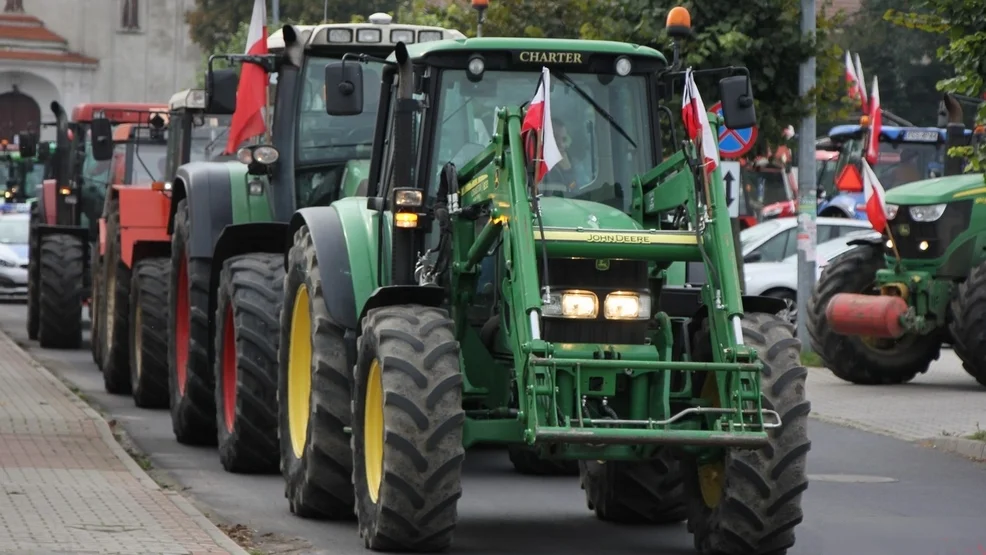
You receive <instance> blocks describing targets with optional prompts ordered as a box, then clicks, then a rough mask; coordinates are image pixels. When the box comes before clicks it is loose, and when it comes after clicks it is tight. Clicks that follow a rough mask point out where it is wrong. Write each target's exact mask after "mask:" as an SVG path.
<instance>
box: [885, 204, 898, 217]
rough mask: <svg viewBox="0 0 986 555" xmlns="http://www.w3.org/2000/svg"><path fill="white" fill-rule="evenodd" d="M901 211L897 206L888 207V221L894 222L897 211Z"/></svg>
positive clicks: (890, 205) (889, 205)
mask: <svg viewBox="0 0 986 555" xmlns="http://www.w3.org/2000/svg"><path fill="white" fill-rule="evenodd" d="M898 210H900V206H897V205H896V204H888V205H887V219H888V220H892V219H894V218H896V217H897V211H898Z"/></svg>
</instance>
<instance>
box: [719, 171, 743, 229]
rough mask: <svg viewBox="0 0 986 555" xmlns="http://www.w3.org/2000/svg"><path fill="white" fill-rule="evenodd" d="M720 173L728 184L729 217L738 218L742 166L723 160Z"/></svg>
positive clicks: (727, 202) (727, 204) (727, 203)
mask: <svg viewBox="0 0 986 555" xmlns="http://www.w3.org/2000/svg"><path fill="white" fill-rule="evenodd" d="M719 171H721V172H722V181H723V183H725V184H726V206H728V207H729V217H730V218H738V217H739V180H740V179H739V178H740V164H739V162H734V161H732V160H723V161H722V162H720V163H719Z"/></svg>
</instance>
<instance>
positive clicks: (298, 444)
mask: <svg viewBox="0 0 986 555" xmlns="http://www.w3.org/2000/svg"><path fill="white" fill-rule="evenodd" d="M290 338H291V347H290V349H289V350H288V432H289V433H290V435H291V448H292V449H293V450H294V456H295V457H298V458H299V459H300V458H301V457H302V455H303V454H304V453H305V441H306V440H307V438H308V415H309V412H310V404H309V403H310V402H311V394H312V373H311V368H312V317H311V314H309V313H308V288H307V287H305V285H304V284H302V285H301V286H300V287H298V291H297V292H296V293H295V294H294V308H292V309H291V334H290Z"/></svg>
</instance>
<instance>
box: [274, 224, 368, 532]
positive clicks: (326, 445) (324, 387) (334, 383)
mask: <svg viewBox="0 0 986 555" xmlns="http://www.w3.org/2000/svg"><path fill="white" fill-rule="evenodd" d="M330 264H331V262H330ZM323 295H324V288H323V287H322V274H321V270H320V268H319V261H318V255H317V253H316V252H315V246H314V244H313V243H312V238H311V233H310V232H309V230H308V226H302V227H301V229H299V230H298V231H297V232H295V234H294V243H293V245H292V247H291V250H290V251H289V252H288V273H287V276H286V278H285V280H284V300H283V304H282V310H281V325H280V329H281V339H280V343H279V346H278V353H277V356H278V368H279V372H278V379H277V400H278V403H277V407H278V409H277V410H278V414H277V419H278V439H279V441H280V451H281V474H282V475H283V476H284V496H285V497H286V498H287V499H288V504H289V506H290V508H291V512H292V513H294V514H295V515H298V516H300V517H303V518H322V519H329V520H352V519H354V518H355V516H356V515H355V513H354V512H353V506H354V505H355V503H356V500H355V497H354V493H353V451H352V447H351V446H350V437H349V433H348V431H347V430H346V428H347V427H348V426H349V425H350V422H351V421H352V395H351V393H350V388H351V387H352V385H351V383H350V378H351V376H352V366H351V365H350V363H349V362H348V361H349V360H350V358H349V355H350V354H351V356H352V358H355V353H349V351H352V347H349V346H348V344H347V341H346V332H345V330H344V329H343V328H342V326H340V325H339V324H337V323H336V321H335V320H334V319H333V318H332V315H331V314H329V311H328V308H327V307H326V306H325V298H324V296H323ZM302 311H306V312H302ZM296 315H297V317H298V319H297V321H296V320H295V316H296ZM306 317H307V318H306ZM306 324H307V325H308V328H307V329H305V325H306ZM306 347H310V350H308V351H307V352H306V350H305V348H306ZM301 375H304V376H306V377H307V378H308V379H309V380H310V382H309V383H310V392H309V395H308V408H307V410H305V409H304V407H295V406H294V403H295V402H299V401H300V399H299V398H298V397H295V398H292V396H291V395H290V394H289V392H290V391H291V390H292V389H293V388H296V387H298V386H297V385H296V384H294V383H292V379H293V378H292V376H293V377H294V378H299V379H300V376H301ZM303 389H304V385H303V384H302V386H301V389H299V391H301V390H303ZM293 411H295V412H294V413H295V414H296V415H298V414H303V415H305V417H306V418H307V419H306V420H305V422H306V425H305V429H304V433H303V434H302V433H301V432H299V433H298V435H299V436H300V437H298V438H297V442H296V441H294V440H293V439H292V435H291V429H292V428H291V425H292V418H291V414H292V412H293ZM296 424H300V422H298V423H296ZM295 443H297V445H295Z"/></svg>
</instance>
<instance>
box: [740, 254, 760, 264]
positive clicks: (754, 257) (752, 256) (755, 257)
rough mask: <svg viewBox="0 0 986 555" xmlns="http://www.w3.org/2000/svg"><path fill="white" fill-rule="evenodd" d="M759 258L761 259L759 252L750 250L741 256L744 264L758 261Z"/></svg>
mask: <svg viewBox="0 0 986 555" xmlns="http://www.w3.org/2000/svg"><path fill="white" fill-rule="evenodd" d="M761 260H763V255H762V254H760V253H759V252H751V253H750V254H748V255H746V256H744V257H743V263H744V264H752V263H754V262H760V261H761Z"/></svg>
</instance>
